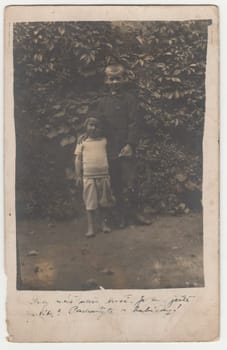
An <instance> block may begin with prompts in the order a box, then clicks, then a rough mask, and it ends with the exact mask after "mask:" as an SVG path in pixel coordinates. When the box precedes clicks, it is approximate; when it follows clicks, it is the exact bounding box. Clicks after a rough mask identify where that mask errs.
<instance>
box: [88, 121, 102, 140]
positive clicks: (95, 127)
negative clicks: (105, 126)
mask: <svg viewBox="0 0 227 350" xmlns="http://www.w3.org/2000/svg"><path fill="white" fill-rule="evenodd" d="M86 131H87V134H88V136H90V137H93V138H96V137H99V136H100V126H99V123H98V121H97V120H96V119H91V120H89V121H88V123H87V128H86Z"/></svg>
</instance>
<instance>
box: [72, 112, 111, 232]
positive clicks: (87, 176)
mask: <svg viewBox="0 0 227 350" xmlns="http://www.w3.org/2000/svg"><path fill="white" fill-rule="evenodd" d="M84 126H85V130H86V132H85V134H84V135H83V136H82V137H81V138H79V140H78V143H77V146H76V149H75V152H74V154H75V156H76V159H75V170H76V178H77V185H80V184H82V183H83V200H84V203H85V207H86V211H87V220H88V231H87V233H86V237H92V236H94V235H95V212H96V210H97V209H99V212H100V216H101V223H102V231H103V232H104V233H108V232H110V231H111V230H110V228H109V226H108V225H107V215H108V208H110V207H112V206H113V205H114V203H115V198H114V196H113V194H112V190H111V185H110V176H109V165H108V160H107V152H106V147H107V140H106V138H105V137H103V136H102V129H101V124H100V121H99V120H98V119H97V118H94V117H91V118H88V119H86V121H85V124H84Z"/></svg>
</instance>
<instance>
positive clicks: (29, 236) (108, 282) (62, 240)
mask: <svg viewBox="0 0 227 350" xmlns="http://www.w3.org/2000/svg"><path fill="white" fill-rule="evenodd" d="M85 228H86V222H85V218H83V219H80V220H79V221H76V220H74V221H70V222H69V221H67V222H66V221H65V222H62V221H61V222H50V221H41V220H33V221H20V222H18V223H17V242H18V247H17V248H18V289H25V290H29V289H32V290H34V289H35V290H87V289H98V288H100V287H102V288H105V289H133V288H136V289H147V288H149V289H153V288H181V287H182V288H183V287H201V286H203V283H204V282H203V234H202V232H203V230H202V215H201V213H196V214H195V213H193V214H189V215H184V216H158V217H156V218H154V222H153V224H152V225H151V226H130V227H127V228H126V229H124V230H114V231H113V232H111V233H110V234H104V233H99V234H97V235H96V236H95V237H94V238H89V239H88V238H86V237H85V236H84V232H85Z"/></svg>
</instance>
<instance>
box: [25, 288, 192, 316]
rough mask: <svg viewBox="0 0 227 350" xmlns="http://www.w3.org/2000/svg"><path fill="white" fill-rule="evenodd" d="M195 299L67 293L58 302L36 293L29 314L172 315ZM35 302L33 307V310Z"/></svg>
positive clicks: (190, 296) (189, 297) (190, 297)
mask: <svg viewBox="0 0 227 350" xmlns="http://www.w3.org/2000/svg"><path fill="white" fill-rule="evenodd" d="M194 300H195V296H193V295H182V296H173V297H170V298H159V297H157V298H156V297H151V298H149V297H145V296H144V295H141V296H140V297H139V298H137V299H135V298H134V297H133V296H132V295H131V294H127V295H125V296H124V297H108V298H106V299H102V300H100V299H99V298H98V297H84V298H81V297H78V296H72V295H68V296H67V297H66V298H60V297H59V298H57V299H56V300H55V302H54V303H53V302H50V303H49V302H48V301H46V300H45V299H42V298H39V297H34V298H32V300H31V301H30V303H29V304H30V305H31V309H30V310H29V311H28V312H27V316H29V317H38V318H50V319H51V318H55V317H59V316H63V317H65V316H67V317H70V316H71V317H73V316H75V315H78V314H90V315H96V316H97V317H98V318H100V317H101V316H103V315H105V314H115V313H123V314H124V313H140V314H163V315H166V316H169V315H172V314H174V313H176V312H178V311H179V310H181V309H183V308H184V307H185V306H186V305H187V304H189V303H192V302H193V301H194ZM32 306H33V307H34V310H32V309H33V308H32Z"/></svg>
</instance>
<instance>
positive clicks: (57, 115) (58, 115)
mask: <svg viewBox="0 0 227 350" xmlns="http://www.w3.org/2000/svg"><path fill="white" fill-rule="evenodd" d="M64 116H65V111H61V112H58V113H56V114H54V117H56V118H60V117H64Z"/></svg>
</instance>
